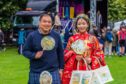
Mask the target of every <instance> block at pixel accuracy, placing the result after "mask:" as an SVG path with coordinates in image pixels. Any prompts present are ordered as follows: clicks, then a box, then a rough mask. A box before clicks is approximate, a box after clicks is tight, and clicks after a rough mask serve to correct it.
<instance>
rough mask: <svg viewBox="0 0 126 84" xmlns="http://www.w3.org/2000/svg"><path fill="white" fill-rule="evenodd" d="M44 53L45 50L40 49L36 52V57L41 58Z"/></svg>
mask: <svg viewBox="0 0 126 84" xmlns="http://www.w3.org/2000/svg"><path fill="white" fill-rule="evenodd" d="M42 55H43V51H38V52H37V53H36V54H35V59H39V58H41V57H42Z"/></svg>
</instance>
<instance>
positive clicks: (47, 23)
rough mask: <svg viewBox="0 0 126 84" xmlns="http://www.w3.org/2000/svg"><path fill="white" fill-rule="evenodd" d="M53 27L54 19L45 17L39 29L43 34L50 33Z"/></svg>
mask: <svg viewBox="0 0 126 84" xmlns="http://www.w3.org/2000/svg"><path fill="white" fill-rule="evenodd" d="M51 27H52V19H51V17H50V16H48V15H46V16H43V17H42V18H41V20H40V22H39V28H40V29H41V30H42V31H43V32H49V31H50V29H51Z"/></svg>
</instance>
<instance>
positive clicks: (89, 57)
mask: <svg viewBox="0 0 126 84" xmlns="http://www.w3.org/2000/svg"><path fill="white" fill-rule="evenodd" d="M89 25H90V23H89V19H88V17H87V16H86V15H84V14H81V15H78V16H77V19H76V21H75V28H76V31H77V33H76V34H75V35H73V36H71V37H70V38H69V41H68V44H67V47H66V49H65V57H64V60H65V67H64V72H63V76H62V77H63V78H62V84H69V82H70V78H71V74H72V71H73V70H77V69H79V70H87V69H92V70H93V69H96V68H99V67H100V65H99V63H98V61H97V59H99V60H100V62H101V65H103V66H104V65H106V64H105V62H104V55H103V51H102V50H101V48H100V47H99V42H98V40H97V38H96V37H95V36H92V35H90V34H88V32H87V31H88V27H89ZM82 41H83V42H84V46H83V44H81V45H82V46H83V47H81V46H80V48H81V49H83V50H81V49H80V50H76V48H77V47H76V45H78V44H80V43H81V42H82ZM77 42H80V43H77ZM83 59H85V60H86V62H87V64H88V66H86V65H85V62H84V61H83ZM78 62H79V66H77V64H78Z"/></svg>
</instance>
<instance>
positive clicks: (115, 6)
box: [108, 0, 126, 22]
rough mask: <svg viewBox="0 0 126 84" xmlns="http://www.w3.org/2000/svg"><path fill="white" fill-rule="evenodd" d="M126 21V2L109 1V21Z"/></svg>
mask: <svg viewBox="0 0 126 84" xmlns="http://www.w3.org/2000/svg"><path fill="white" fill-rule="evenodd" d="M124 19H126V0H108V20H110V21H113V22H115V21H120V20H124Z"/></svg>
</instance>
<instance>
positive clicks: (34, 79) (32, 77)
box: [28, 70, 61, 84]
mask: <svg viewBox="0 0 126 84" xmlns="http://www.w3.org/2000/svg"><path fill="white" fill-rule="evenodd" d="M50 74H51V75H52V78H53V79H52V80H53V83H52V84H61V80H60V75H59V71H58V70H57V71H53V72H50ZM39 78H40V73H33V72H30V73H29V81H28V84H40V83H39Z"/></svg>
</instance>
